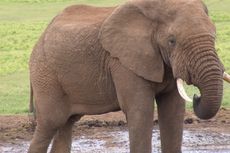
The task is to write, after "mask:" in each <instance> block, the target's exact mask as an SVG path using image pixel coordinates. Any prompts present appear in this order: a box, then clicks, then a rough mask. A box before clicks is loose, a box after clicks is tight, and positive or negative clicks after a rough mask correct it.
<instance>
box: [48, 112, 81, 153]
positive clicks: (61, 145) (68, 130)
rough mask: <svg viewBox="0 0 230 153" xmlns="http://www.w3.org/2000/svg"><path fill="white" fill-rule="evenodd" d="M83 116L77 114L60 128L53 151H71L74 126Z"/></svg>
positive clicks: (66, 152)
mask: <svg viewBox="0 0 230 153" xmlns="http://www.w3.org/2000/svg"><path fill="white" fill-rule="evenodd" d="M80 118H81V116H80V115H76V116H72V117H70V118H69V119H68V121H67V122H66V124H65V125H64V126H63V127H61V128H60V129H58V131H57V133H56V135H55V137H54V140H53V146H52V149H51V153H70V152H71V142H72V127H73V125H74V123H75V122H76V121H78V120H80Z"/></svg>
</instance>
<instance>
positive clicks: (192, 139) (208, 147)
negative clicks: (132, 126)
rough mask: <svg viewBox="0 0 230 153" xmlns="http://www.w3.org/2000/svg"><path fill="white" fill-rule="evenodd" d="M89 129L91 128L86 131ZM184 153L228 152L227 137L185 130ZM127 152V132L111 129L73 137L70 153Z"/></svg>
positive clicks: (6, 147) (4, 148)
mask: <svg viewBox="0 0 230 153" xmlns="http://www.w3.org/2000/svg"><path fill="white" fill-rule="evenodd" d="M89 130H92V129H89ZM152 141H153V143H152V145H153V151H152V152H153V153H160V136H159V130H153V140H152ZM28 147H29V142H22V141H20V140H18V141H16V142H15V143H4V144H0V152H1V153H19V152H26V149H27V148H28ZM182 151H183V153H230V134H224V133H218V132H213V131H212V132H202V131H200V132H199V131H184V137H183V147H182ZM92 152H94V153H118V152H119V153H127V152H129V142H128V132H127V130H123V131H121V130H119V129H115V130H114V129H113V130H112V131H111V129H110V130H108V131H107V130H103V131H102V132H95V133H92V132H90V133H87V130H86V131H85V133H84V134H83V136H79V137H75V138H74V139H73V143H72V153H92Z"/></svg>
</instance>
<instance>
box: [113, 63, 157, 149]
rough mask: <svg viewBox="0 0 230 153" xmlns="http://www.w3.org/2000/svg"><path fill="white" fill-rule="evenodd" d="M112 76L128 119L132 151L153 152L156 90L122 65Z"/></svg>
mask: <svg viewBox="0 0 230 153" xmlns="http://www.w3.org/2000/svg"><path fill="white" fill-rule="evenodd" d="M112 76H113V80H114V83H115V87H116V91H117V96H118V101H119V104H120V106H121V109H122V110H123V111H124V113H125V114H126V118H127V121H128V129H129V140H130V152H131V153H151V138H152V127H153V105H154V103H153V96H154V92H153V90H152V88H151V86H150V84H149V82H147V81H146V80H144V79H143V78H140V77H138V76H137V75H136V74H134V73H133V72H131V71H129V70H127V69H126V68H124V67H122V66H120V68H119V69H117V70H116V71H115V72H112Z"/></svg>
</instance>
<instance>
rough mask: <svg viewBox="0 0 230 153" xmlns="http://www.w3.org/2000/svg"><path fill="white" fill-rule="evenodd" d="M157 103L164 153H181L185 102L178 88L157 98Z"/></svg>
mask: <svg viewBox="0 0 230 153" xmlns="http://www.w3.org/2000/svg"><path fill="white" fill-rule="evenodd" d="M156 101H157V109H158V118H159V126H160V136H161V150H162V153H180V152H181V144H182V135H183V121H184V112H185V102H184V100H183V99H182V98H181V97H180V95H179V93H178V91H177V88H176V87H174V89H173V90H172V91H171V92H168V93H165V94H162V95H159V96H157V98H156Z"/></svg>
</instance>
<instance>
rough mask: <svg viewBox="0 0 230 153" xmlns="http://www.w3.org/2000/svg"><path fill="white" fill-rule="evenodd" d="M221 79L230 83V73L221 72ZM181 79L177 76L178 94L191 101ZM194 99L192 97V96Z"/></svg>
mask: <svg viewBox="0 0 230 153" xmlns="http://www.w3.org/2000/svg"><path fill="white" fill-rule="evenodd" d="M223 80H225V81H226V82H228V83H230V75H229V74H228V73H226V72H224V73H223ZM183 82H185V81H183V80H182V79H180V78H178V79H177V90H178V92H179V94H180V96H181V97H182V98H183V99H184V100H185V101H188V102H192V101H193V100H192V99H191V98H190V97H189V96H188V95H187V93H186V91H185V88H184V85H183ZM193 99H194V98H193Z"/></svg>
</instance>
